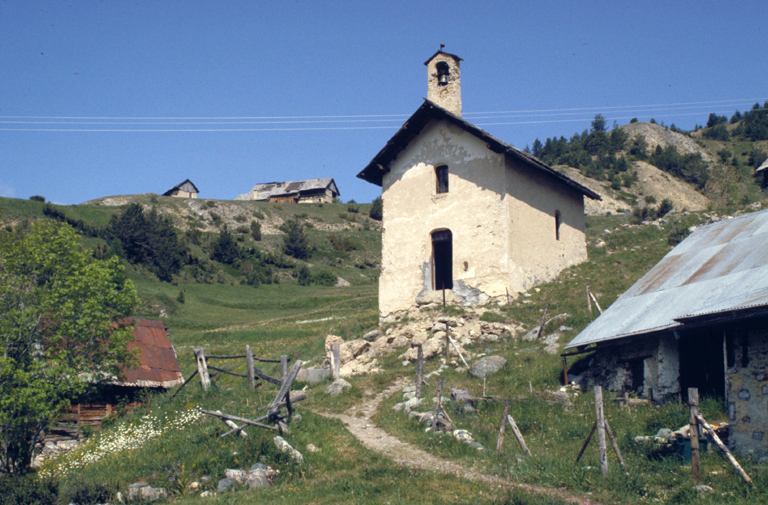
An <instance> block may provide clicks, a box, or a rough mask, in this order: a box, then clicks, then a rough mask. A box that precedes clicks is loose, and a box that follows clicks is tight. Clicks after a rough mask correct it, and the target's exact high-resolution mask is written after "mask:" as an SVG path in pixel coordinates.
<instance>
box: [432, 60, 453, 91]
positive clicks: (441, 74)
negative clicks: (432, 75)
mask: <svg viewBox="0 0 768 505" xmlns="http://www.w3.org/2000/svg"><path fill="white" fill-rule="evenodd" d="M435 67H436V68H437V85H438V86H445V85H446V84H448V83H449V82H450V81H451V71H450V69H449V68H448V64H447V63H446V62H444V61H441V62H440V63H438V64H437V65H435Z"/></svg>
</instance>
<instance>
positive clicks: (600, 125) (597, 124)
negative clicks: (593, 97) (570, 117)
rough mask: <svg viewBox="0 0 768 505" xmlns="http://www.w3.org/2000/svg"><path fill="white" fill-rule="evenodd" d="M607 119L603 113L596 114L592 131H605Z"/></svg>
mask: <svg viewBox="0 0 768 505" xmlns="http://www.w3.org/2000/svg"><path fill="white" fill-rule="evenodd" d="M605 129H606V121H605V118H604V117H603V115H602V114H598V115H597V116H595V119H594V120H593V121H592V131H593V132H596V133H605Z"/></svg>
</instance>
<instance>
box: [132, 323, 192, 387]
mask: <svg viewBox="0 0 768 505" xmlns="http://www.w3.org/2000/svg"><path fill="white" fill-rule="evenodd" d="M122 322H124V323H127V324H132V325H133V331H132V332H131V334H132V335H133V336H134V337H135V338H136V340H134V341H133V342H129V343H128V349H135V348H137V347H138V348H139V349H140V350H141V356H140V357H139V363H140V366H139V367H138V368H135V369H132V370H123V377H124V379H125V380H123V381H120V382H118V384H119V385H121V386H134V387H148V388H165V389H168V388H171V387H173V386H176V385H178V384H181V383H183V382H184V377H183V376H182V374H181V370H180V369H179V364H178V362H177V361H176V351H175V350H174V349H173V346H172V345H171V342H170V340H168V335H167V334H166V332H165V330H166V326H165V324H163V323H162V322H160V321H149V320H147V319H132V318H129V319H127V320H125V321H122Z"/></svg>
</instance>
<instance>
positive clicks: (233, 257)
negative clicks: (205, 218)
mask: <svg viewBox="0 0 768 505" xmlns="http://www.w3.org/2000/svg"><path fill="white" fill-rule="evenodd" d="M239 258H240V250H239V249H238V248H237V242H236V241H235V239H234V238H233V237H232V234H231V233H229V229H227V225H224V230H223V231H222V232H221V234H219V239H218V240H217V241H216V242H215V243H214V244H213V251H212V252H211V259H212V260H214V261H218V262H219V263H224V264H225V265H231V264H233V263H234V262H235V261H237V260H238V259H239Z"/></svg>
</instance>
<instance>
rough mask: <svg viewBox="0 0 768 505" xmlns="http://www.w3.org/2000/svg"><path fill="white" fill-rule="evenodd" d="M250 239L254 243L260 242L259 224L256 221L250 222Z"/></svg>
mask: <svg viewBox="0 0 768 505" xmlns="http://www.w3.org/2000/svg"><path fill="white" fill-rule="evenodd" d="M251 237H253V240H255V241H256V242H258V241H260V240H261V223H259V222H258V221H251Z"/></svg>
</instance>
